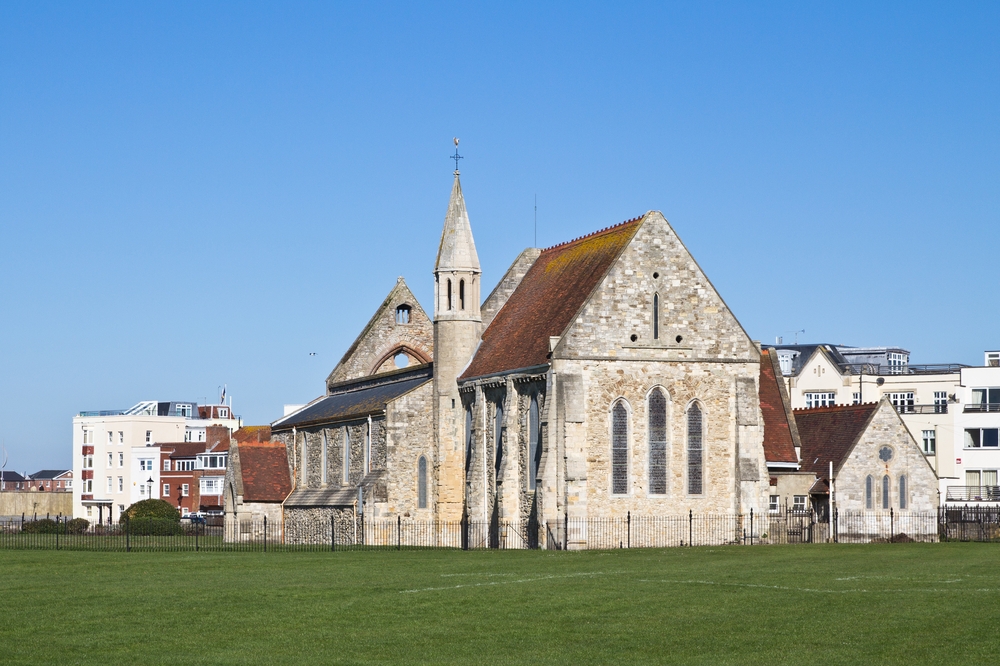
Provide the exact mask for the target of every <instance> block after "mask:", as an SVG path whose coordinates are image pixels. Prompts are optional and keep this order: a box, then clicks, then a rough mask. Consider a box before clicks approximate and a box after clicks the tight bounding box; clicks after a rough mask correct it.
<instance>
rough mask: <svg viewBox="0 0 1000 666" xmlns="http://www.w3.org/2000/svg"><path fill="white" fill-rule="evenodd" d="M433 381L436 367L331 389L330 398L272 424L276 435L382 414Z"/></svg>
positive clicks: (422, 368)
mask: <svg viewBox="0 0 1000 666" xmlns="http://www.w3.org/2000/svg"><path fill="white" fill-rule="evenodd" d="M431 379H433V364H431V363H426V364H424V365H418V366H414V367H412V368H405V369H403V370H398V371H395V372H386V373H382V374H379V375H373V376H371V377H364V378H362V379H355V380H351V381H348V382H342V383H340V384H334V385H332V386H331V387H330V395H327V396H323V397H322V398H317V399H316V400H314V401H312V402H311V403H309V404H308V405H306V406H305V407H303V408H302V409H300V410H299V411H297V412H294V413H292V414H289V415H288V416H285V417H283V418H281V419H278V420H277V421H275V422H274V423H272V424H271V430H272V432H279V431H282V430H291V429H292V427H293V426H295V427H302V426H307V425H318V424H321V423H332V422H335V421H345V420H348V419H353V418H362V417H365V416H369V415H374V414H380V413H382V412H384V411H385V406H386V404H387V403H389V402H390V401H392V400H395V399H396V398H398V397H400V396H401V395H403V394H405V393H409V392H410V391H412V390H413V389H415V388H417V387H419V386H421V385H422V384H425V383H427V382H429V381H431Z"/></svg>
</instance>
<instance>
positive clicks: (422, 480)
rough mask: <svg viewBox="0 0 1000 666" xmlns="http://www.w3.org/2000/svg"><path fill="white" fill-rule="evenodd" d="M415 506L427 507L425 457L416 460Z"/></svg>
mask: <svg viewBox="0 0 1000 666" xmlns="http://www.w3.org/2000/svg"><path fill="white" fill-rule="evenodd" d="M417 508H418V509H426V508H427V458H425V457H424V456H420V459H419V460H417Z"/></svg>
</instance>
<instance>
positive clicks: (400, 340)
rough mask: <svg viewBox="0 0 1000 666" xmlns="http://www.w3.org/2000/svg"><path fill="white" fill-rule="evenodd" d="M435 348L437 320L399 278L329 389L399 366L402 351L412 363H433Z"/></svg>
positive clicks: (329, 382) (334, 374)
mask: <svg viewBox="0 0 1000 666" xmlns="http://www.w3.org/2000/svg"><path fill="white" fill-rule="evenodd" d="M433 350H434V328H433V324H432V323H431V320H430V318H428V316H427V313H426V312H424V310H423V308H421V307H420V303H418V302H417V299H416V297H415V296H414V295H413V292H411V291H410V288H409V287H407V286H406V282H405V281H404V280H403V278H399V279H398V280H397V282H396V286H395V287H393V289H392V291H390V292H389V295H388V296H386V298H385V300H384V301H383V302H382V305H381V306H379V309H378V310H376V312H375V315H374V316H373V317H372V318H371V320H370V321H369V322H368V324H367V326H365V328H364V330H363V331H362V332H361V335H359V336H358V337H357V339H356V340H355V341H354V344H352V345H351V347H350V349H348V350H347V353H346V354H344V357H343V358H342V359H341V360H340V363H338V364H337V367H336V368H334V369H333V372H331V373H330V376H329V377H327V379H326V385H327V387H328V390H329V387H330V386H331V385H333V384H337V383H339V382H343V381H347V380H350V379H358V378H360V377H366V376H368V375H373V374H377V373H381V372H388V371H391V370H396V369H397V368H398V367H399V366H398V365H397V363H396V357H397V355H398V354H400V353H403V354H405V355H406V357H405V358H406V362H407V364H408V365H418V364H421V363H429V362H430V361H431V359H432V355H433ZM400 360H401V361H402V360H403V358H402V357H400ZM402 367H406V366H402Z"/></svg>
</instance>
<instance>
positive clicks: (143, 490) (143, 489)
mask: <svg viewBox="0 0 1000 666" xmlns="http://www.w3.org/2000/svg"><path fill="white" fill-rule="evenodd" d="M145 496H146V484H145V483H140V484H139V497H145Z"/></svg>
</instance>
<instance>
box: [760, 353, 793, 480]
mask: <svg viewBox="0 0 1000 666" xmlns="http://www.w3.org/2000/svg"><path fill="white" fill-rule="evenodd" d="M776 362H777V354H774V353H771V352H770V351H769V350H767V349H765V350H763V351H762V352H761V353H760V411H761V414H762V415H763V416H764V458H765V459H766V460H767V462H783V463H796V462H798V458H797V457H796V455H795V441H794V439H793V438H792V428H790V427H789V420H788V416H789V414H788V410H787V405H788V403H787V397H786V394H785V392H784V391H783V390H782V389H783V388H784V386H783V383H782V379H781V374H780V372H775V364H776ZM793 419H794V417H793ZM793 423H794V421H793Z"/></svg>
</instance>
